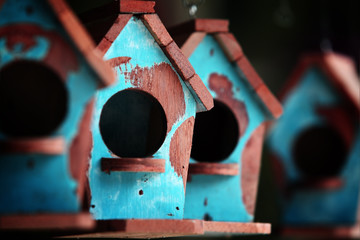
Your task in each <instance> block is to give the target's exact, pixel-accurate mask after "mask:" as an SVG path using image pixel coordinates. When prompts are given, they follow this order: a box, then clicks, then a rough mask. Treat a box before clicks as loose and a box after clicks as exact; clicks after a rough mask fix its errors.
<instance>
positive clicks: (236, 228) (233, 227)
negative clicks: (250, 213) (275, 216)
mask: <svg viewBox="0 0 360 240" xmlns="http://www.w3.org/2000/svg"><path fill="white" fill-rule="evenodd" d="M204 231H205V232H206V233H208V232H220V233H242V234H270V233H271V224H270V223H240V222H213V221H204Z"/></svg>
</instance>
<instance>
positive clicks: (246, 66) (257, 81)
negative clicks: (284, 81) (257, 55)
mask: <svg viewBox="0 0 360 240" xmlns="http://www.w3.org/2000/svg"><path fill="white" fill-rule="evenodd" d="M236 64H237V66H238V67H239V68H240V70H241V72H242V73H243V74H244V76H245V77H246V80H247V81H248V82H249V83H250V85H251V86H252V87H253V88H254V89H257V88H259V87H260V86H262V85H264V82H263V81H262V79H261V78H260V76H259V75H258V74H257V72H256V71H255V69H254V67H253V66H252V65H251V63H250V62H249V60H248V59H247V58H246V57H245V56H244V57H242V58H240V59H239V60H237V61H236Z"/></svg>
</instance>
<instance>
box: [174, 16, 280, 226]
mask: <svg viewBox="0 0 360 240" xmlns="http://www.w3.org/2000/svg"><path fill="white" fill-rule="evenodd" d="M228 25H229V22H228V21H227V20H218V19H195V20H192V21H190V22H186V23H184V24H181V25H179V26H177V27H174V28H173V29H171V31H170V32H171V33H172V34H173V35H176V36H177V37H176V38H175V39H177V43H178V44H179V45H180V46H181V50H182V51H183V52H184V54H185V56H186V57H188V59H189V61H190V63H191V64H192V65H193V66H194V69H195V70H196V72H197V73H198V74H199V76H200V78H201V79H202V80H203V82H204V84H205V86H206V87H207V88H208V89H209V91H210V93H211V95H212V96H213V98H214V108H213V109H212V110H210V111H208V112H205V113H198V114H197V116H196V121H195V127H194V136H193V147H192V151H191V159H190V166H189V176H188V184H187V190H186V201H185V218H186V219H204V220H205V222H204V224H205V226H208V227H207V231H220V232H222V231H233V232H243V233H269V231H270V226H269V225H267V224H260V223H258V225H256V224H255V223H251V222H252V221H253V216H254V211H255V200H256V193H257V183H258V177H259V171H260V160H261V150H262V145H263V136H264V131H265V123H266V122H267V121H270V120H273V119H275V118H277V117H279V116H280V115H281V113H282V108H281V105H280V103H279V102H278V101H277V99H276V98H275V97H274V96H273V95H272V93H271V92H270V91H269V89H268V88H267V86H266V85H265V83H264V82H262V80H261V79H260V77H259V76H258V74H257V73H256V71H255V70H254V68H253V67H252V66H251V64H250V63H249V61H248V59H247V58H246V56H245V55H244V54H243V51H242V49H241V46H240V45H239V43H238V42H237V40H236V39H235V37H234V36H233V35H232V34H231V33H230V32H229V29H228ZM240 222H241V223H251V224H248V225H246V224H245V225H244V224H240ZM238 223H239V224H238ZM245 226H247V227H245ZM255 226H258V228H257V227H255ZM244 229H246V230H244Z"/></svg>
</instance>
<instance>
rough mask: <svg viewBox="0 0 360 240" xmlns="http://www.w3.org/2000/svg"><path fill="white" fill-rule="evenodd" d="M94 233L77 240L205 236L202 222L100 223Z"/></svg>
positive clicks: (129, 221)
mask: <svg viewBox="0 0 360 240" xmlns="http://www.w3.org/2000/svg"><path fill="white" fill-rule="evenodd" d="M97 225H98V226H97V229H96V230H95V231H93V233H89V234H82V235H74V236H69V237H76V238H99V237H101V238H144V239H148V238H164V237H176V236H188V235H201V234H204V226H203V221H202V220H161V219H129V220H107V221H98V222H97Z"/></svg>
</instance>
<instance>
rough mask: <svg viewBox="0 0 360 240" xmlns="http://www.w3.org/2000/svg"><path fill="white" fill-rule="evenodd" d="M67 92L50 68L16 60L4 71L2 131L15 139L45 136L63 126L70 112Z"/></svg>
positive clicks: (0, 89) (0, 83)
mask: <svg viewBox="0 0 360 240" xmlns="http://www.w3.org/2000/svg"><path fill="white" fill-rule="evenodd" d="M67 104H68V95H67V89H66V86H65V84H64V83H63V81H62V80H61V78H60V77H59V76H58V75H57V74H56V73H55V72H54V71H53V70H52V69H50V68H49V67H47V66H46V65H43V64H41V63H39V62H34V61H26V60H22V61H16V62H13V63H10V64H8V65H6V66H4V67H3V68H2V69H1V70H0V109H1V113H0V114H1V117H0V131H1V132H3V133H4V134H6V135H8V136H12V137H41V136H45V135H49V134H50V133H52V132H53V131H55V130H56V129H57V127H59V125H60V124H61V123H62V121H63V120H64V118H65V116H66V113H67Z"/></svg>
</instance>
